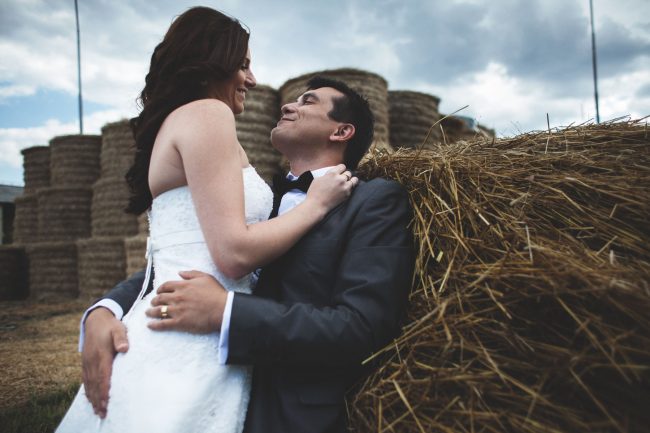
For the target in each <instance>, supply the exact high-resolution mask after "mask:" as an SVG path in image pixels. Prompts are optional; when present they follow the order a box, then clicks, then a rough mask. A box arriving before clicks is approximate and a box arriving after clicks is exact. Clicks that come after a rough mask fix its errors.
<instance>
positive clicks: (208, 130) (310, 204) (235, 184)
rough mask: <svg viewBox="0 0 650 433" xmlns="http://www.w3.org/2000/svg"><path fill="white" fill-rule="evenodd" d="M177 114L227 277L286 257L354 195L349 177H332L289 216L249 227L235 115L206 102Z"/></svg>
mask: <svg viewBox="0 0 650 433" xmlns="http://www.w3.org/2000/svg"><path fill="white" fill-rule="evenodd" d="M178 114H179V115H178V116H176V118H175V119H174V122H176V127H175V133H174V145H175V147H176V149H177V151H178V152H179V154H180V157H181V159H182V162H183V169H184V171H185V176H186V179H187V184H188V186H189V188H190V191H191V194H192V199H193V201H194V205H195V207H196V210H197V214H198V218H199V222H200V224H201V229H202V231H203V234H204V236H205V239H206V241H207V244H208V248H209V250H210V254H211V256H212V259H213V260H214V262H215V263H216V264H217V266H218V267H219V269H220V270H221V272H223V273H224V275H226V276H228V277H231V278H238V277H241V276H243V275H245V274H246V273H248V272H251V271H253V270H255V269H257V268H258V267H260V266H262V265H264V264H266V263H268V262H270V261H272V260H273V259H275V258H277V257H279V256H280V255H282V254H283V253H285V252H286V251H287V250H288V249H289V248H290V247H291V246H293V245H294V244H295V243H296V242H297V241H298V240H299V239H300V238H301V237H302V236H303V235H304V234H305V233H307V231H308V230H309V229H310V228H311V227H313V226H314V225H315V224H316V223H317V222H319V221H320V220H321V219H322V218H323V217H324V216H325V215H326V214H327V212H328V211H329V210H330V209H332V208H333V207H334V206H335V205H337V204H338V203H340V202H341V201H343V200H344V199H345V198H346V197H347V196H349V194H350V189H351V184H350V183H349V182H346V178H345V176H342V175H340V174H339V175H333V174H332V175H330V178H331V179H330V182H331V183H330V184H329V187H328V188H321V189H320V191H317V193H316V194H313V193H312V194H308V195H307V198H306V199H305V201H304V202H303V203H302V204H300V205H298V206H296V207H295V208H294V209H293V210H292V211H291V212H288V213H286V214H284V215H282V216H281V217H278V218H274V219H272V220H269V221H265V222H261V223H257V224H252V225H247V224H246V220H245V216H244V185H243V178H242V160H241V156H240V149H241V148H240V145H239V142H238V140H237V134H236V130H235V119H234V116H233V114H232V111H231V110H230V109H229V108H228V107H227V106H226V105H225V104H224V103H222V102H220V101H216V100H203V101H196V102H194V103H191V104H188V105H187V106H185V107H183V109H182V112H179V113H178ZM335 177H336V178H335ZM310 192H311V191H310Z"/></svg>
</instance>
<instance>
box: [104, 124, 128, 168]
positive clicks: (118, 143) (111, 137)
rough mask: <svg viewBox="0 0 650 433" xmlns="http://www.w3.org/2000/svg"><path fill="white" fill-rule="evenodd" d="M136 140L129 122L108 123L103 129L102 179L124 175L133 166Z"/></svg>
mask: <svg viewBox="0 0 650 433" xmlns="http://www.w3.org/2000/svg"><path fill="white" fill-rule="evenodd" d="M134 156H135V139H134V138H133V132H132V131H131V127H130V126H129V121H128V120H120V121H119V122H113V123H107V124H106V125H104V127H103V128H102V150H101V156H100V162H101V177H119V178H122V179H124V175H125V174H126V172H127V171H128V169H129V168H130V167H131V165H132V164H133V158H134Z"/></svg>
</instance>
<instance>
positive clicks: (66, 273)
mask: <svg viewBox="0 0 650 433" xmlns="http://www.w3.org/2000/svg"><path fill="white" fill-rule="evenodd" d="M100 147H101V138H100V137H99V136H98V135H66V136H60V137H55V138H53V139H52V140H50V147H49V148H50V170H49V172H50V176H51V181H50V186H48V187H44V188H39V189H38V190H37V196H38V241H39V242H36V243H33V244H30V245H28V248H27V255H28V257H29V275H30V290H31V294H32V296H33V297H34V298H36V299H44V298H50V297H58V296H76V295H77V250H76V246H75V241H76V240H77V239H79V238H85V237H88V236H90V204H91V198H92V190H91V189H90V187H89V185H91V184H92V182H94V181H95V179H97V177H98V176H99V150H100Z"/></svg>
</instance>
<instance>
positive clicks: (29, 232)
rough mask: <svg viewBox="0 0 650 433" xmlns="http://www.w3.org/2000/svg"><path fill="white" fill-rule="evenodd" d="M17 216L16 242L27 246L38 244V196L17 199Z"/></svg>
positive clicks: (25, 196)
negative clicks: (33, 243) (32, 243)
mask: <svg viewBox="0 0 650 433" xmlns="http://www.w3.org/2000/svg"><path fill="white" fill-rule="evenodd" d="M14 203H15V204H16V216H15V219H14V242H15V243H17V244H27V243H30V242H37V241H38V240H39V238H38V196H37V195H36V194H26V195H22V196H20V197H16V199H15V201H14Z"/></svg>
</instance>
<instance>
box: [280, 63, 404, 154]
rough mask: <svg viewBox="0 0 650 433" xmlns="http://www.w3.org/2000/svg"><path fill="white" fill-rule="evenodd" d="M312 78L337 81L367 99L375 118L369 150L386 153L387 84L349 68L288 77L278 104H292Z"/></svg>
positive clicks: (382, 79) (379, 78)
mask: <svg viewBox="0 0 650 433" xmlns="http://www.w3.org/2000/svg"><path fill="white" fill-rule="evenodd" d="M316 75H321V76H324V77H327V78H332V79H335V80H341V81H343V82H345V83H346V84H348V85H349V86H350V87H351V88H352V89H354V90H356V91H358V92H360V93H362V94H363V95H364V96H365V97H366V98H368V102H369V104H370V109H371V110H372V112H373V114H374V115H375V139H374V142H373V146H372V147H373V148H375V149H382V150H390V149H391V147H390V144H389V132H388V130H389V120H388V83H387V82H386V80H385V79H384V78H382V77H381V76H379V75H377V74H374V73H372V72H367V71H362V70H358V69H350V68H342V69H331V70H326V71H320V72H312V73H309V74H305V75H301V76H300V77H296V78H292V79H291V80H289V81H287V82H286V83H284V84H283V85H282V87H280V102H281V104H282V105H284V104H286V103H289V102H294V101H295V100H296V99H297V98H298V97H299V96H300V95H301V94H302V93H303V92H304V91H305V90H306V85H307V81H309V79H311V78H312V77H314V76H316Z"/></svg>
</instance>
